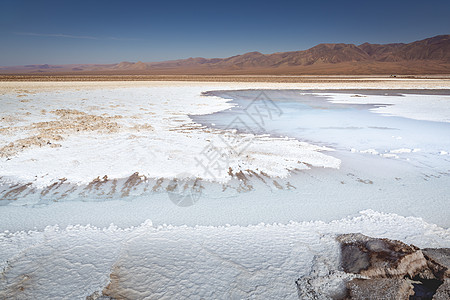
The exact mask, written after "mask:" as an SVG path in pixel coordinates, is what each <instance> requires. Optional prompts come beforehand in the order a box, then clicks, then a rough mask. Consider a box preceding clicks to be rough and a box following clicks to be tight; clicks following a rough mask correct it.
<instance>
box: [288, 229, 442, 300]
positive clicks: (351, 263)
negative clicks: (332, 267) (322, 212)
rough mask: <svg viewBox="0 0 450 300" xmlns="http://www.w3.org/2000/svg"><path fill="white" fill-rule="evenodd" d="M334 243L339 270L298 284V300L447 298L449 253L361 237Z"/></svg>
mask: <svg viewBox="0 0 450 300" xmlns="http://www.w3.org/2000/svg"><path fill="white" fill-rule="evenodd" d="M337 241H338V242H339V243H340V248H341V262H340V269H341V270H336V271H331V272H330V271H329V272H328V274H327V273H324V272H322V273H321V274H319V275H320V276H316V277H314V276H308V277H304V278H300V279H299V280H297V282H296V283H297V288H298V292H299V297H300V299H396V300H397V299H398V300H403V299H417V300H419V299H420V300H424V299H437V300H444V299H450V285H449V283H450V249H422V250H421V249H419V248H417V247H415V246H413V245H407V244H405V243H402V242H399V241H394V240H389V239H378V238H371V237H367V236H365V235H362V234H343V235H339V236H338V237H337ZM333 281H334V282H336V281H340V283H341V286H339V284H334V285H330V283H331V282H333ZM327 285H328V286H332V287H333V288H334V290H333V288H331V289H330V288H328V289H324V286H327Z"/></svg>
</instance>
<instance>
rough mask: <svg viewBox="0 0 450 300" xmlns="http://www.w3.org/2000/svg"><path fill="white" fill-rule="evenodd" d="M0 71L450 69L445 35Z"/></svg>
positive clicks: (430, 71)
mask: <svg viewBox="0 0 450 300" xmlns="http://www.w3.org/2000/svg"><path fill="white" fill-rule="evenodd" d="M0 72H1V73H33V72H40V74H42V73H61V72H63V73H64V72H66V73H88V74H96V73H99V74H100V73H101V74H162V75H164V74H288V75H291V74H312V75H316V74H324V75H327V74H332V75H334V74H355V75H356V74H450V35H439V36H435V37H432V38H428V39H424V40H420V41H416V42H412V43H409V44H404V43H396V44H383V45H382V44H369V43H364V44H361V45H354V44H342V43H339V44H319V45H317V46H315V47H312V48H310V49H308V50H303V51H291V52H278V53H272V54H262V53H260V52H249V53H245V54H242V55H236V56H232V57H228V58H212V59H207V58H201V57H197V58H188V59H180V60H172V61H164V62H154V63H143V62H137V63H133V62H121V63H118V64H111V65H47V64H46V65H29V66H22V67H4V68H0Z"/></svg>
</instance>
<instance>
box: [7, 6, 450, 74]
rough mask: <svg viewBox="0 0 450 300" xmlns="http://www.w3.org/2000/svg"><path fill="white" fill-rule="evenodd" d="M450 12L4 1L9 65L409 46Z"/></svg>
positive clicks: (443, 27) (440, 25) (436, 31)
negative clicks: (372, 45) (338, 45)
mask: <svg viewBox="0 0 450 300" xmlns="http://www.w3.org/2000/svg"><path fill="white" fill-rule="evenodd" d="M449 16H450V1H448V0H430V1H422V0H421V1H417V0H409V1H403V0H399V1H393V0H390V1H385V0H380V1H361V0H359V1H345V0H341V1H336V0H334V1H324V0H322V1H321V0H318V1H311V0H309V1H301V0H297V1H284V0H278V1H264V0H260V1H245V0H240V1H236V0H229V1H223V0H219V1H212V0H210V1H174V0H173V1H170V0H165V1H132V0H128V1H114V0H108V1H107V0H91V1H85V0H56V1H54V0H39V1H37V0H0V66H13V65H26V64H46V63H47V64H78V63H102V64H103V63H118V62H121V61H144V62H154V61H163V60H170V59H180V58H188V57H207V58H213V57H228V56H232V55H237V54H242V53H246V52H251V51H259V52H262V53H273V52H283V51H295V50H305V49H308V48H310V47H313V46H315V45H317V44H319V43H336V42H339V43H354V44H361V43H364V42H370V43H393V42H405V43H408V42H412V41H416V40H420V39H424V38H428V37H432V36H436V35H440V34H449V33H450V17H449Z"/></svg>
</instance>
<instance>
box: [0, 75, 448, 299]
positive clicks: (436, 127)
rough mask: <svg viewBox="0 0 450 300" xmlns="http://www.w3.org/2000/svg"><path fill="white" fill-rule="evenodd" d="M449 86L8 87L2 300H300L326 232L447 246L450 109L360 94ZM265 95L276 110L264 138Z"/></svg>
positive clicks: (3, 85)
mask: <svg viewBox="0 0 450 300" xmlns="http://www.w3.org/2000/svg"><path fill="white" fill-rule="evenodd" d="M449 88H450V84H449V82H448V81H446V80H393V81H392V82H389V81H383V82H377V81H376V80H373V81H369V82H361V83H358V84H356V83H354V82H352V83H335V84H330V83H314V84H312V83H296V84H291V83H217V82H214V83H205V82H80V83H78V82H77V83H75V82H61V83H55V82H20V83H19V82H0V103H1V107H2V110H1V112H0V117H1V128H0V129H1V131H0V148H1V152H0V156H1V157H0V177H1V180H2V190H1V191H0V192H1V194H0V195H1V197H2V198H1V199H0V202H1V204H2V206H0V216H1V218H0V229H1V230H3V231H5V232H4V233H2V234H1V235H0V245H1V249H2V251H1V253H0V264H1V266H2V268H3V271H2V277H1V281H0V287H1V288H2V292H1V293H3V294H0V295H1V296H2V297H15V298H22V299H29V298H39V297H46V298H48V299H58V298H60V297H61V295H65V296H67V297H68V298H71V299H84V298H85V297H86V296H88V295H91V294H92V293H94V292H96V291H97V292H102V291H103V293H104V294H105V295H110V296H112V297H119V298H120V297H123V296H124V295H125V297H131V298H144V297H149V298H152V297H153V298H173V297H177V298H183V295H186V298H188V296H189V295H192V294H196V295H201V296H203V297H206V298H224V297H225V298H258V299H261V298H273V297H275V298H292V299H294V298H297V291H296V288H295V284H294V281H295V279H296V278H298V277H299V276H302V275H307V274H309V272H311V271H312V270H313V269H315V268H319V269H323V268H325V269H326V270H337V269H338V265H337V264H338V262H337V259H338V251H337V247H338V246H337V242H336V241H335V240H334V237H335V235H336V234H339V233H347V232H362V233H364V234H367V235H371V236H379V237H389V238H394V239H400V240H402V241H405V242H407V243H414V244H416V245H418V246H421V247H449V245H450V231H449V229H447V228H448V224H447V223H446V221H448V213H447V210H446V207H448V200H449V198H448V192H449V191H448V187H449V186H450V184H449V182H450V181H449V178H450V177H449V171H450V167H449V162H450V159H449V158H450V156H448V153H449V152H450V148H449V142H448V139H446V138H445V137H446V136H448V135H447V133H448V132H449V129H448V126H449V124H448V123H449V118H450V117H449V116H450V113H449V109H450V105H449V103H450V100H449V98H450V96H448V95H445V93H444V94H443V95H437V96H436V95H431V96H430V95H423V94H422V95H414V94H413V95H406V96H402V97H400V96H383V95H381V96H371V95H364V93H363V91H364V89H449ZM313 89H359V90H361V93H355V92H354V91H352V92H351V93H350V94H345V93H326V92H323V91H322V92H317V93H315V95H313V96H311V95H310V94H311V92H309V94H307V95H306V96H305V95H303V94H305V93H302V92H299V90H313ZM235 90H244V91H248V90H250V92H245V93H244V94H242V93H241V94H239V93H235V92H233V91H235ZM261 90H266V91H267V93H268V94H270V93H269V90H272V91H274V92H272V93H275V94H277V95H279V96H280V97H284V98H283V99H281V98H277V99H273V102H270V103H275V106H276V108H278V109H280V113H279V115H280V118H279V119H275V118H274V119H273V120H272V119H270V120H269V119H265V121H266V122H265V123H264V126H263V127H264V128H262V129H261V128H259V129H258V126H259V127H261V126H260V125H261V124H260V123H257V122H256V123H252V124H251V123H249V121H248V120H246V119H245V112H246V111H245V107H246V106H245V105H244V103H247V102H248V101H249V102H250V103H252V97H251V96H249V95H251V93H253V92H255V93H258V92H260V91H261ZM286 90H292V91H293V92H292V95H291V94H289V93H287V92H286ZM207 91H222V92H223V91H229V94H227V96H226V97H225V96H223V95H222V96H220V95H211V94H206V95H205V94H204V92H207ZM252 91H253V92H252ZM246 93H247V94H246ZM248 93H250V94H248ZM355 94H356V96H355ZM270 95H272V94H270ZM289 95H291V96H292V97H294V98H295V99H297V98H296V97H299V95H303V96H304V97H306V98H301V97H300V98H299V100H292V99H291V100H289V101H288V100H287V98H289V97H291V96H289ZM303 96H302V97H303ZM353 96H355V97H353ZM239 97H240V98H239ZM246 97H247V98H248V99H247V98H246ZM314 97H315V98H314ZM317 97H319V98H317ZM320 97H323V99H322V98H320ZM272 98H273V97H272ZM302 99H303V100H302ZM318 99H319V100H320V99H322V100H320V101H322V102H320V101H319V100H318ZM270 100H271V101H272V99H270ZM246 101H247V102H246ZM277 101H279V103H278V102H277ZM277 103H278V104H277ZM319 104H320V105H319ZM379 104H383V105H379ZM237 116H238V117H240V118H239V119H238V120H241V121H243V122H241V123H237V122H235V123H232V122H230V121H235V120H236V119H235V117H237ZM261 116H262V115H260V117H261ZM299 116H300V117H299ZM229 118H231V119H229ZM261 118H263V117H261ZM269 121H270V122H269ZM230 124H232V126H230ZM246 128H248V130H246ZM256 129H258V130H256ZM419 129H420V130H419ZM212 155H215V156H214V157H215V158H214V160H211V157H213V156H212ZM217 156H220V159H219V158H218V157H217ZM212 162H214V164H213V163H212ZM205 166H206V168H205ZM180 188H181V190H180ZM186 190H188V191H190V192H191V193H192V192H194V193H197V194H196V195H194V196H196V197H197V198H195V199H194V198H192V195H191V198H188V200H190V201H191V202H189V203H187V204H186V203H185V202H183V201H185V200H186V198H185V197H186V194H185V191H186ZM185 204H186V206H184V205H185ZM367 209H372V210H367ZM349 215H350V216H349ZM347 216H349V217H347ZM147 219H149V220H147ZM146 220H147V221H146ZM290 221H291V222H290ZM261 222H264V223H266V224H267V223H270V224H271V225H265V224H261ZM110 223H114V224H116V225H118V226H115V225H111V226H109V224H110ZM436 223H437V224H439V226H438V225H433V224H436ZM165 224H168V225H165ZM230 224H231V225H230ZM47 226H48V227H47ZM194 269H195V270H196V271H197V273H195V274H197V275H194V271H193V270H194ZM63 275H64V276H63ZM274 278H275V280H274ZM143 286H145V287H148V288H145V289H144V290H143V289H142V287H143ZM180 288H181V289H182V290H183V291H184V293H185V294H183V295H180V294H179V290H180Z"/></svg>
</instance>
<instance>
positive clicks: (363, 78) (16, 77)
mask: <svg viewBox="0 0 450 300" xmlns="http://www.w3.org/2000/svg"><path fill="white" fill-rule="evenodd" d="M410 80H411V81H413V80H421V81H422V80H424V81H433V80H444V81H447V80H448V81H449V82H450V75H395V77H394V76H391V75H139V74H133V75H131V74H130V75H117V74H116V75H114V74H102V75H98V74H95V75H90V74H89V75H88V74H83V75H82V74H76V75H74V74H45V75H43V74H39V75H38V74H36V75H34V74H33V75H32V74H10V75H0V82H2V81H3V82H4V81H197V82H198V81H201V82H280V83H314V82H318V83H340V82H345V83H351V82H355V83H356V82H359V83H361V82H382V81H386V82H390V83H392V82H393V81H394V82H395V81H398V82H400V81H410Z"/></svg>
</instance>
